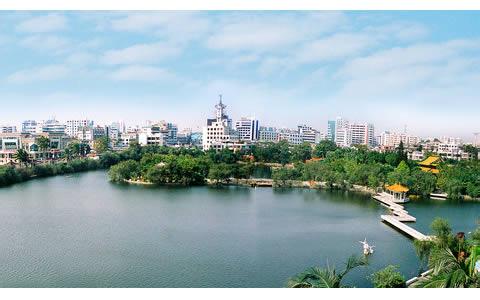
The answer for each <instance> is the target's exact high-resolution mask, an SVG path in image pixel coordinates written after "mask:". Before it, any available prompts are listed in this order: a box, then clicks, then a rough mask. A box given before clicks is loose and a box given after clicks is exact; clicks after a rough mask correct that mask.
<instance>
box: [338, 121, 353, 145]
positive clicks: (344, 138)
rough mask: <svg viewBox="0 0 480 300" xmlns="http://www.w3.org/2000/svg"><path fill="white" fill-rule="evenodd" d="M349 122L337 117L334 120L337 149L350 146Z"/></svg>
mask: <svg viewBox="0 0 480 300" xmlns="http://www.w3.org/2000/svg"><path fill="white" fill-rule="evenodd" d="M348 126H349V122H348V121H347V120H345V119H342V118H340V117H338V118H337V119H336V120H335V143H336V144H337V146H339V147H349V146H350V144H351V135H350V132H349V130H348Z"/></svg>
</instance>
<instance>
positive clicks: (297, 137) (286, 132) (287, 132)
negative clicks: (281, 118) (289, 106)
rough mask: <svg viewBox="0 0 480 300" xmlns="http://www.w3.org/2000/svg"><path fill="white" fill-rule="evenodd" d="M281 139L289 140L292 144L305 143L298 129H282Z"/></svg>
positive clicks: (279, 138) (279, 133)
mask: <svg viewBox="0 0 480 300" xmlns="http://www.w3.org/2000/svg"><path fill="white" fill-rule="evenodd" d="M278 140H279V141H283V140H285V141H287V142H288V143H289V144H290V145H300V144H301V143H303V137H302V135H301V134H300V132H298V131H297V130H292V129H280V130H279V132H278Z"/></svg>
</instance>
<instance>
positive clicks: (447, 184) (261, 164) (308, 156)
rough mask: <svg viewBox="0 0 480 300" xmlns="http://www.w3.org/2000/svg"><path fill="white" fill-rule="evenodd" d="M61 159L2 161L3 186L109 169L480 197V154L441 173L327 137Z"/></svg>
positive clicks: (184, 181) (147, 175)
mask: <svg viewBox="0 0 480 300" xmlns="http://www.w3.org/2000/svg"><path fill="white" fill-rule="evenodd" d="M71 148H72V149H69V151H67V154H66V155H65V156H64V157H62V159H61V160H58V161H56V162H54V163H40V164H31V163H30V164H29V163H28V162H25V163H22V158H21V157H19V159H18V161H19V163H18V164H17V165H15V166H1V167H0V186H6V185H10V184H13V183H17V182H22V181H26V180H29V179H32V178H36V177H46V176H54V175H61V174H68V173H74V172H82V171H87V170H95V169H109V172H108V174H109V178H110V180H111V181H113V182H128V181H130V182H137V183H151V184H174V185H204V184H207V183H210V184H218V185H221V184H232V183H235V182H238V180H239V179H249V178H268V179H271V180H272V181H273V185H274V186H277V187H290V186H299V185H302V182H312V183H314V186H316V187H322V188H332V189H358V187H359V186H360V187H363V189H367V190H368V189H369V190H371V191H375V190H377V189H381V188H383V187H384V186H385V185H386V184H396V183H399V184H402V185H405V186H407V187H408V188H409V189H410V194H411V195H414V196H419V197H425V196H428V195H430V194H431V193H432V192H441V193H446V194H448V197H449V198H452V199H460V198H479V197H480V163H479V161H478V160H469V161H454V160H444V161H442V162H441V163H440V165H439V166H438V169H439V173H438V174H433V173H431V172H425V171H423V170H421V168H420V167H419V165H418V163H417V162H415V161H412V160H408V159H407V154H406V152H405V150H404V149H403V145H400V146H399V147H398V148H397V150H396V151H394V152H386V153H380V152H375V151H370V150H368V149H367V148H365V147H361V146H360V147H356V148H338V147H337V146H336V145H335V144H334V143H333V142H330V141H322V142H321V143H319V144H317V145H316V146H315V147H312V146H311V145H310V144H307V143H305V144H300V145H295V146H290V145H289V144H288V143H287V142H285V141H281V142H278V143H262V144H258V145H255V146H254V147H252V149H249V150H245V151H237V152H234V151H231V150H228V149H224V150H221V151H213V150H211V151H202V150H200V149H198V148H171V147H162V146H144V147H141V146H140V145H138V144H132V145H130V147H129V148H127V149H126V150H123V151H120V152H112V151H109V150H108V148H105V149H103V150H102V151H101V152H100V154H99V155H98V156H97V157H96V159H91V158H88V157H86V154H85V153H86V151H84V150H85V149H83V148H82V147H81V146H78V147H71Z"/></svg>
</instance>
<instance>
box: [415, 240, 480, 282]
mask: <svg viewBox="0 0 480 300" xmlns="http://www.w3.org/2000/svg"><path fill="white" fill-rule="evenodd" d="M430 266H431V267H432V268H433V273H432V274H431V275H429V276H427V277H423V278H420V280H419V281H417V282H415V283H414V284H413V285H412V286H413V287H417V288H466V287H480V278H479V276H478V274H471V273H470V270H469V264H468V260H464V261H459V260H458V258H457V257H456V256H455V255H454V254H453V252H452V250H450V249H448V248H439V249H434V250H433V251H432V253H431V254H430Z"/></svg>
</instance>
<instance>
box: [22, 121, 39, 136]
mask: <svg viewBox="0 0 480 300" xmlns="http://www.w3.org/2000/svg"><path fill="white" fill-rule="evenodd" d="M36 132H37V121H35V120H26V121H23V122H22V133H30V134H34V133H36Z"/></svg>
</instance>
